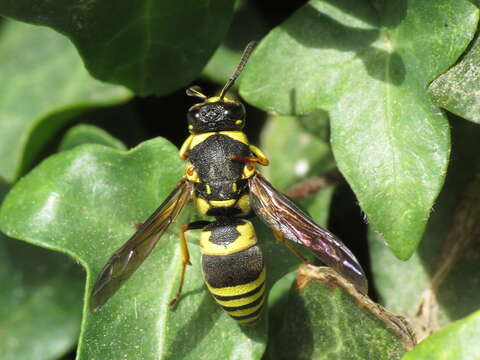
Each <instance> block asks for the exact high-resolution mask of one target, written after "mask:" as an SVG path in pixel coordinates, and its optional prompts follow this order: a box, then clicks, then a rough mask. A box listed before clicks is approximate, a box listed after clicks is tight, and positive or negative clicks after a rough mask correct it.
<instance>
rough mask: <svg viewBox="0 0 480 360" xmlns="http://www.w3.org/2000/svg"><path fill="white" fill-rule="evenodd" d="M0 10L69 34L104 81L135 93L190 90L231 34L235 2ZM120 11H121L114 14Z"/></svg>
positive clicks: (60, 2) (170, 0) (24, 1)
mask: <svg viewBox="0 0 480 360" xmlns="http://www.w3.org/2000/svg"><path fill="white" fill-rule="evenodd" d="M0 13H2V14H4V15H7V16H10V17H13V18H16V19H18V20H22V21H26V22H31V23H35V24H41V25H47V26H49V27H52V28H53V29H55V30H57V31H58V32H61V33H63V34H66V35H67V36H68V37H69V38H70V40H71V41H72V42H73V43H74V44H75V46H76V47H77V49H78V52H79V53H80V56H81V57H82V59H83V61H84V63H85V66H86V68H87V69H88V70H89V72H90V73H91V74H92V75H93V76H95V77H96V78H98V79H100V80H103V81H108V82H111V83H116V84H122V85H125V86H128V87H129V88H130V89H132V90H133V91H134V92H135V93H137V94H140V95H146V94H151V93H156V94H166V93H169V92H172V91H173V90H175V89H178V88H180V87H184V86H185V85H187V84H188V83H189V82H190V81H192V80H193V79H194V78H195V77H196V76H197V75H198V73H199V72H200V71H201V69H202V68H203V67H204V66H205V64H206V62H207V61H208V59H209V58H210V57H211V55H212V54H213V52H214V51H215V49H216V47H217V46H218V44H219V43H220V41H221V40H222V39H223V37H224V36H225V33H226V31H227V29H228V25H229V23H230V19H231V17H232V14H233V1H232V0H228V1H223V0H213V1H207V0H200V1H199V0H182V1H177V0H142V1H135V2H129V1H115V0H107V1H106V0H102V1H98V0H92V1H87V2H79V3H72V2H71V1H65V0H56V1H40V2H37V3H35V4H34V5H33V6H32V3H31V1H29V0H6V1H2V2H1V3H0ZM113 14H114V15H113Z"/></svg>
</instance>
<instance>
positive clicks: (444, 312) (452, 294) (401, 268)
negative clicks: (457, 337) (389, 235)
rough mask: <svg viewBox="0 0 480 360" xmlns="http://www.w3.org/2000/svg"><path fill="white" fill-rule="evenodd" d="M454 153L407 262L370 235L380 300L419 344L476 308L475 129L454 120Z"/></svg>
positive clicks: (479, 133) (478, 188)
mask: <svg viewBox="0 0 480 360" xmlns="http://www.w3.org/2000/svg"><path fill="white" fill-rule="evenodd" d="M453 124H454V125H453V126H452V134H453V137H452V140H453V145H454V146H453V151H452V160H451V162H450V165H449V170H448V176H447V179H446V182H445V187H444V189H443V190H442V193H441V194H440V197H439V199H438V201H437V204H436V206H435V212H434V213H433V214H432V216H431V218H430V220H429V223H428V226H427V230H426V232H425V235H424V237H423V240H422V243H421V245H420V247H419V248H418V249H417V250H416V252H415V253H414V255H413V256H412V257H411V258H410V259H409V260H408V261H407V262H402V261H399V260H398V259H396V258H395V257H394V256H393V255H392V254H391V252H390V251H389V250H388V249H387V248H386V246H385V245H384V244H383V243H382V239H381V238H379V237H378V236H375V234H374V233H373V232H372V233H371V234H370V244H369V248H370V259H371V266H372V274H373V278H374V286H375V288H376V290H377V292H378V295H379V301H380V303H381V304H383V305H384V306H386V307H387V308H388V309H390V310H391V311H393V312H396V313H398V314H402V315H404V316H406V317H407V318H409V320H410V321H411V323H412V325H413V326H414V328H415V329H416V331H417V333H418V336H419V338H420V339H422V338H423V337H425V336H428V335H429V334H430V333H431V332H432V331H435V330H438V329H439V328H440V327H442V326H445V325H447V324H449V323H451V322H452V321H455V320H458V319H460V318H462V317H465V316H467V315H468V314H470V313H471V312H473V311H475V310H477V309H478V302H477V299H478V298H479V296H480V289H479V288H478V286H477V285H476V284H478V282H479V281H480V274H479V272H478V271H477V265H478V262H479V260H480V257H479V255H478V252H477V251H476V250H474V249H476V248H477V247H478V231H479V230H478V228H477V224H478V217H479V216H480V209H479V208H478V203H479V200H478V199H479V196H480V183H479V180H478V169H479V166H480V156H479V153H478V152H477V151H472V149H475V148H477V147H478V138H479V137H480V129H479V128H478V126H477V125H476V124H473V123H470V122H467V121H464V120H463V121H462V120H460V119H454V122H453Z"/></svg>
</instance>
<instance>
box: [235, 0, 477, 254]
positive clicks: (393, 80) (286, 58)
mask: <svg viewBox="0 0 480 360" xmlns="http://www.w3.org/2000/svg"><path fill="white" fill-rule="evenodd" d="M477 21H478V10H477V8H476V7H475V6H474V5H473V4H472V3H471V2H470V1H466V0H460V1H457V0H455V1H452V0H439V1H434V2H424V1H420V0H415V1H409V2H408V4H407V1H405V0H402V1H396V2H389V1H376V2H374V4H373V5H371V2H369V1H357V0H342V1H330V0H311V1H309V2H308V3H307V4H306V5H305V6H303V7H302V8H300V9H299V10H298V11H297V12H295V13H294V14H293V15H292V16H291V17H290V18H289V19H288V20H287V21H285V22H284V23H283V24H281V25H280V26H278V27H277V28H275V29H274V30H272V31H271V32H270V33H269V34H268V35H267V37H266V38H265V39H264V40H263V41H262V42H261V43H260V45H259V46H258V47H257V49H256V51H255V52H254V53H253V55H252V58H251V60H250V63H249V64H248V65H247V67H246V69H245V73H244V75H243V78H242V81H241V84H240V93H241V94H242V96H243V97H244V98H245V99H246V100H247V101H248V102H250V103H252V104H253V105H255V106H258V107H261V108H262V109H265V110H268V111H276V112H280V113H289V114H304V113H308V112H311V111H314V110H318V109H322V110H325V111H328V114H329V116H330V124H331V143H332V147H333V151H334V155H335V159H336V161H337V164H338V167H339V169H340V170H341V172H342V173H343V175H344V176H345V178H346V179H347V181H348V182H349V184H350V186H351V187H352V188H353V190H354V192H355V194H356V195H357V197H358V200H359V202H360V205H361V207H362V209H363V211H365V213H366V215H367V216H368V219H369V223H370V224H371V225H373V227H374V228H375V229H376V230H377V231H378V232H379V233H381V234H382V236H383V238H384V239H385V240H386V241H387V243H388V245H389V247H390V248H391V249H392V251H393V252H394V254H395V255H396V256H397V257H398V258H401V259H404V260H405V259H407V258H409V257H410V256H411V254H412V253H413V251H414V250H415V249H416V247H417V245H418V243H419V241H420V239H421V236H422V234H423V232H424V229H425V225H426V222H427V219H428V216H429V213H430V210H431V207H432V204H433V202H434V200H435V198H436V197H437V195H438V193H439V191H440V189H441V186H442V184H443V180H444V175H445V171H446V167H447V161H448V157H449V146H450V143H449V129H448V124H447V121H446V118H445V117H444V116H443V115H442V114H441V112H440V111H439V110H438V109H437V108H436V107H435V106H434V105H433V104H432V103H431V101H430V99H429V98H428V96H427V94H426V93H425V87H426V86H427V84H428V83H429V82H430V81H431V80H432V79H434V78H435V77H436V76H437V75H438V74H440V73H441V72H442V71H444V70H445V69H446V68H447V67H448V66H450V65H451V64H453V63H454V62H455V60H456V59H457V58H458V57H459V56H460V55H461V53H462V52H463V51H464V50H465V48H466V47H467V45H468V43H469V42H470V40H471V39H472V37H473V34H474V32H475V29H476V25H477ZM445 24H447V26H445ZM418 34H429V35H428V36H418ZM278 74H282V76H278Z"/></svg>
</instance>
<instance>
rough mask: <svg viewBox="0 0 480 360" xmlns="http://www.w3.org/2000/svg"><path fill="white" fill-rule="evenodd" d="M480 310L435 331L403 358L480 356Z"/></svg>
mask: <svg viewBox="0 0 480 360" xmlns="http://www.w3.org/2000/svg"><path fill="white" fill-rule="evenodd" d="M479 334H480V311H477V312H475V313H473V314H472V315H470V316H468V317H466V318H465V319H462V320H459V321H456V322H454V323H453V324H451V325H449V326H447V327H445V328H443V329H442V330H440V331H438V332H436V333H434V334H433V335H431V336H430V337H428V338H427V339H425V340H424V341H422V342H421V343H420V344H418V345H417V346H416V347H415V348H414V349H413V350H412V351H411V352H409V353H408V354H406V355H405V356H404V357H403V360H429V359H438V360H450V359H455V360H471V359H478V358H479V357H480V336H479Z"/></svg>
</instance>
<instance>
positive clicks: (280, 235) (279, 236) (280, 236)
mask: <svg viewBox="0 0 480 360" xmlns="http://www.w3.org/2000/svg"><path fill="white" fill-rule="evenodd" d="M272 231H273V236H275V239H277V241H278V242H283V243H284V244H285V246H286V247H287V248H288V249H289V250H290V251H291V252H293V253H294V254H295V255H296V256H297V257H299V258H300V259H301V260H302V261H303V262H304V263H306V264H310V261H309V260H308V259H307V258H306V257H305V256H303V255H302V254H301V253H300V252H299V251H298V250H297V249H295V247H294V246H293V244H291V243H290V241H289V240H288V239H286V238H285V236H284V235H283V233H282V232H280V231H276V230H272Z"/></svg>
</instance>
